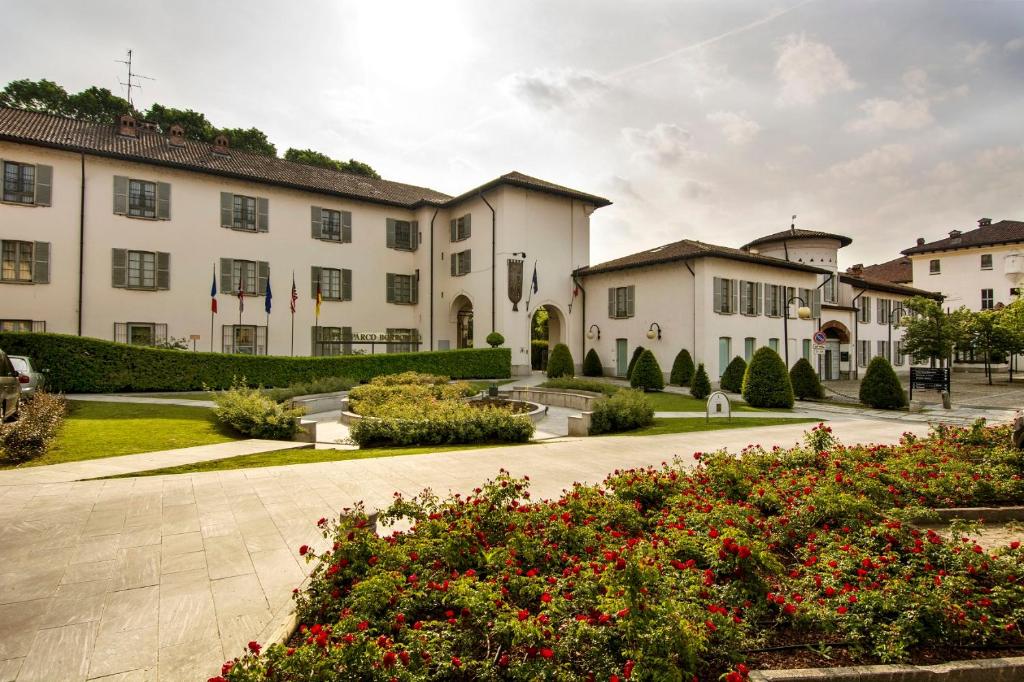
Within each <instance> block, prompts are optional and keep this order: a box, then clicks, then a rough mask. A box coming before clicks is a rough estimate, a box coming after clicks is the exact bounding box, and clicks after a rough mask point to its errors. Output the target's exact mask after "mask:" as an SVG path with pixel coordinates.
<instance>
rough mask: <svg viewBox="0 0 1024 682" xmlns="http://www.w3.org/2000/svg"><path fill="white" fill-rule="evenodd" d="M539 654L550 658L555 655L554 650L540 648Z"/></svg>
mask: <svg viewBox="0 0 1024 682" xmlns="http://www.w3.org/2000/svg"><path fill="white" fill-rule="evenodd" d="M540 655H541V656H543V657H544V658H552V657H553V656H554V655H555V652H554V651H552V650H551V649H541V650H540Z"/></svg>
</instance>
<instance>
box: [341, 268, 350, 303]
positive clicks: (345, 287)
mask: <svg viewBox="0 0 1024 682" xmlns="http://www.w3.org/2000/svg"><path fill="white" fill-rule="evenodd" d="M341 300H343V301H351V300H352V271H351V270H348V269H342V271H341Z"/></svg>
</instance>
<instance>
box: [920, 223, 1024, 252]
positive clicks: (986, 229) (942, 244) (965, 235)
mask: <svg viewBox="0 0 1024 682" xmlns="http://www.w3.org/2000/svg"><path fill="white" fill-rule="evenodd" d="M1014 242H1024V222H1021V221H1019V220H1000V221H999V222H998V223H991V224H989V225H981V226H980V227H977V228H975V229H973V230H968V231H967V232H961V233H960V234H959V235H950V236H948V237H946V238H945V239H938V240H936V241H934V242H927V243H924V244H918V245H917V246H912V247H910V248H909V249H904V250H903V251H902V252H901V253H903V254H904V255H906V256H910V255H913V254H915V253H929V252H932V251H951V250H956V249H966V248H970V247H980V246H995V245H997V244H1013V243H1014Z"/></svg>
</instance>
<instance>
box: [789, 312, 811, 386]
mask: <svg viewBox="0 0 1024 682" xmlns="http://www.w3.org/2000/svg"><path fill="white" fill-rule="evenodd" d="M793 301H800V304H801V305H800V307H799V308H797V309H796V316H797V317H798V318H799V319H801V320H809V319H811V309H810V308H808V307H807V301H805V300H804V299H802V298H801V297H799V296H790V297H789V300H787V301H786V309H785V310H784V311H783V313H784V314H783V316H782V344H783V346H784V347H785V349H786V350H785V356H786V369H787V370H789V306H790V304H792V303H793Z"/></svg>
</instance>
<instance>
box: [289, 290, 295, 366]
mask: <svg viewBox="0 0 1024 682" xmlns="http://www.w3.org/2000/svg"><path fill="white" fill-rule="evenodd" d="M292 291H293V292H294V291H295V271H294V270H292ZM288 307H289V308H291V311H292V350H291V355H292V357H294V356H295V300H294V299H292V298H289V299H288Z"/></svg>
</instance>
